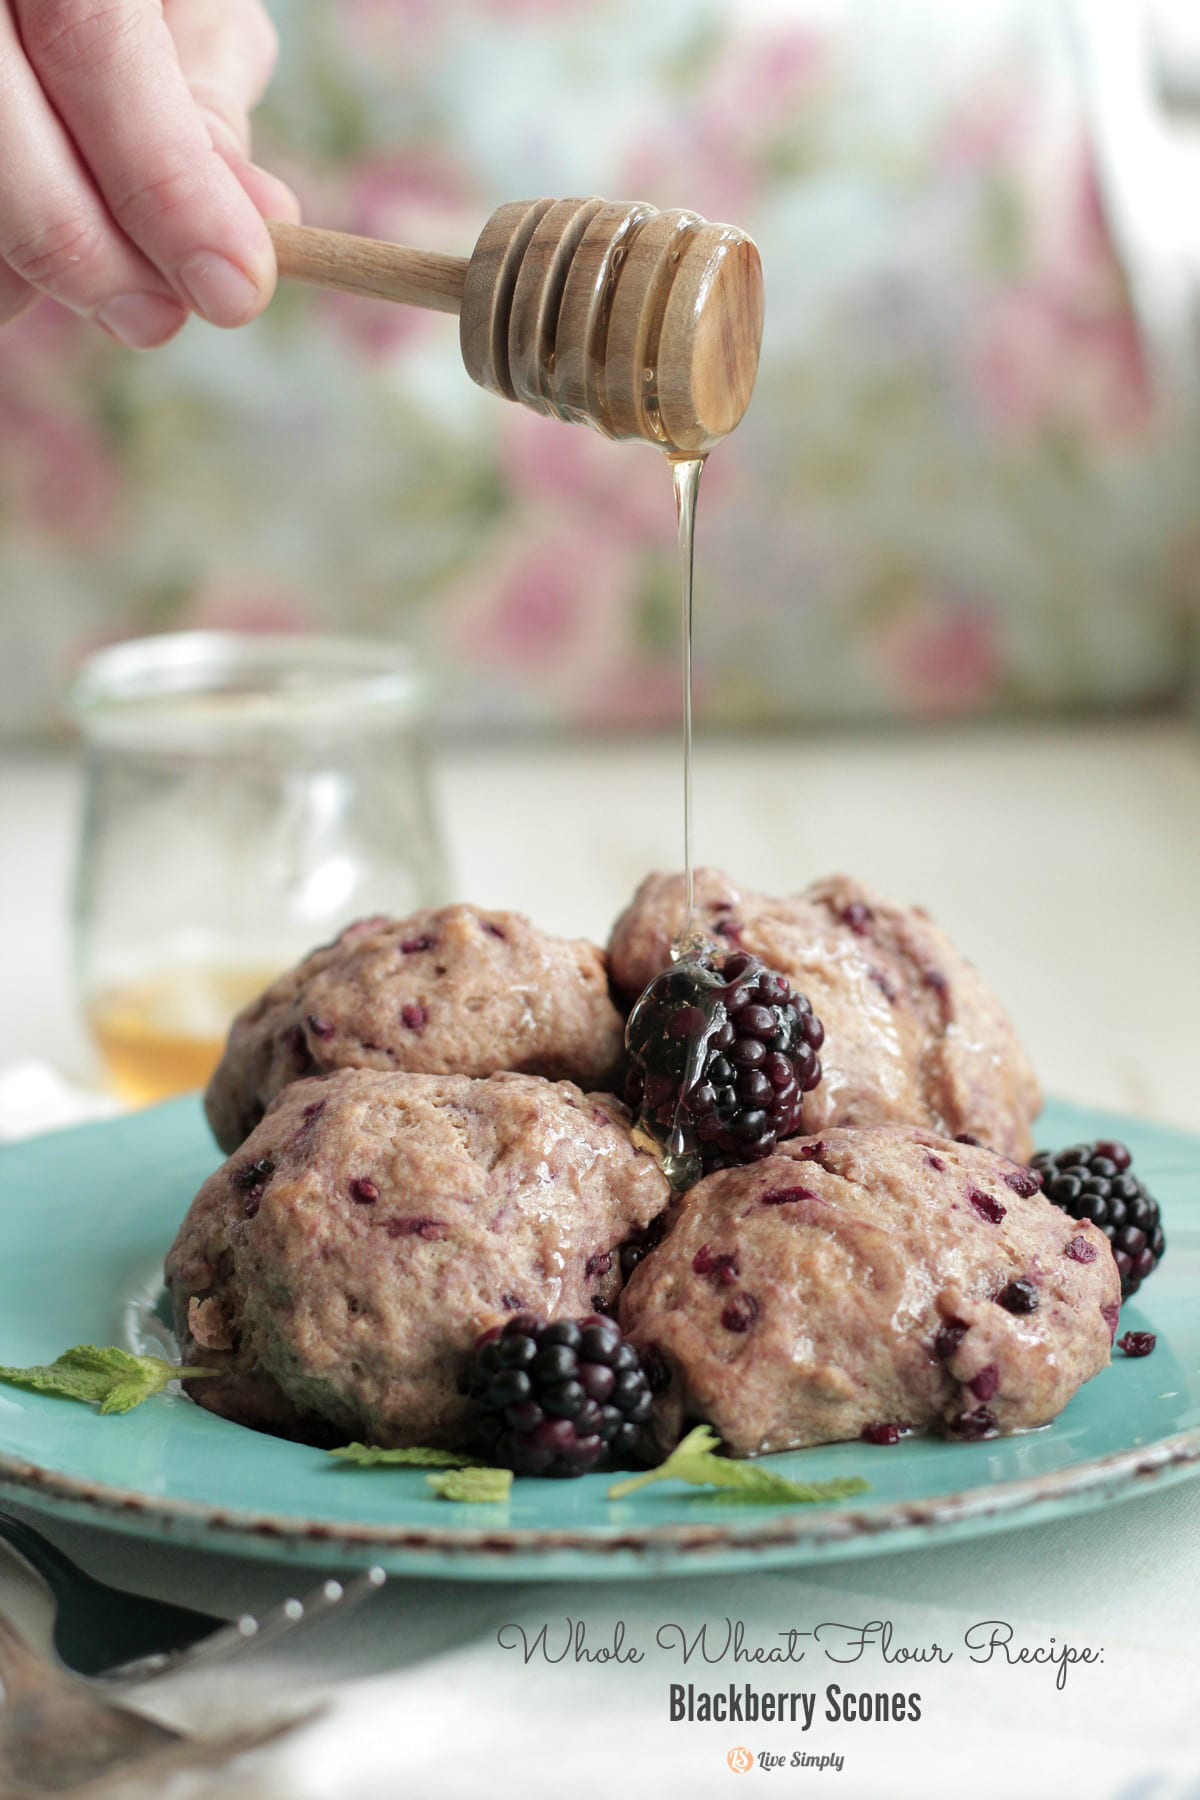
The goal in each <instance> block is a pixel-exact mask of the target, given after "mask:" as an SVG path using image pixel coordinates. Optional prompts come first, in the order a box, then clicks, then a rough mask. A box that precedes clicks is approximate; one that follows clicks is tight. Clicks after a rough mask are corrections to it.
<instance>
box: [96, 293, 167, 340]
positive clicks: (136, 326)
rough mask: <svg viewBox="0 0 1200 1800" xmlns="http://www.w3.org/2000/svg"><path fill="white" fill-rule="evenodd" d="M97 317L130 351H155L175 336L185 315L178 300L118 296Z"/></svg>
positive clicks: (159, 296)
mask: <svg viewBox="0 0 1200 1800" xmlns="http://www.w3.org/2000/svg"><path fill="white" fill-rule="evenodd" d="M96 318H97V320H98V322H99V323H100V324H101V325H103V327H104V329H105V331H108V332H111V334H112V335H113V337H115V338H119V339H120V341H121V343H123V344H127V345H128V346H129V348H130V349H131V350H154V349H156V348H157V347H158V345H159V344H165V343H166V341H167V339H168V338H169V337H174V335H175V333H176V332H177V331H178V330H179V327H180V326H181V325H182V324H183V322H184V320H185V319H186V318H187V314H186V312H185V311H184V310H183V307H182V306H180V304H179V302H178V300H169V299H168V298H167V297H166V295H165V294H119V295H118V296H117V298H116V299H115V300H110V301H109V303H108V305H107V306H102V307H101V308H100V310H99V312H98V313H97V314H96Z"/></svg>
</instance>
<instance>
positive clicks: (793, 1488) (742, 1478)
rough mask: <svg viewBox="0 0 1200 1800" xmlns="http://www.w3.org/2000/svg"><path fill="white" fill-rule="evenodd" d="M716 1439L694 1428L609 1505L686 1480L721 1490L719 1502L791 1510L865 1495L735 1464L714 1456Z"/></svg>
mask: <svg viewBox="0 0 1200 1800" xmlns="http://www.w3.org/2000/svg"><path fill="white" fill-rule="evenodd" d="M719 1445H720V1439H719V1438H718V1437H717V1436H716V1435H715V1434H714V1432H713V1431H712V1429H711V1427H710V1426H708V1425H697V1426H696V1428H695V1430H694V1431H689V1432H688V1434H687V1436H686V1437H685V1438H684V1439H683V1440H682V1442H681V1443H679V1444H677V1445H676V1446H675V1449H674V1450H672V1452H671V1454H670V1456H668V1458H667V1460H666V1462H664V1463H660V1464H659V1466H658V1468H657V1469H649V1470H647V1472H646V1474H644V1475H635V1476H634V1477H633V1479H632V1481H618V1482H617V1484H616V1486H615V1487H610V1488H609V1490H608V1497H609V1499H610V1500H623V1499H624V1498H625V1496H626V1495H627V1494H635V1493H637V1491H638V1490H639V1488H644V1487H649V1486H650V1485H651V1483H652V1482H655V1481H686V1482H687V1483H688V1485H689V1486H690V1487H713V1488H719V1489H721V1490H723V1491H722V1492H721V1494H720V1496H719V1497H720V1498H721V1499H722V1500H733V1499H737V1500H741V1501H744V1502H745V1503H747V1504H749V1505H757V1506H771V1505H776V1504H778V1503H780V1502H787V1503H788V1504H790V1505H793V1506H796V1505H810V1506H812V1505H820V1504H821V1502H822V1501H827V1500H845V1499H847V1498H848V1497H849V1496H850V1495H851V1494H864V1493H866V1491H867V1484H866V1482H865V1481H862V1480H860V1479H859V1477H858V1476H851V1477H848V1478H846V1479H843V1480H839V1481H789V1480H788V1478H787V1476H786V1475H780V1474H778V1473H777V1472H776V1471H775V1470H774V1469H768V1468H765V1467H764V1466H763V1465H762V1464H761V1463H753V1462H733V1461H731V1460H730V1459H729V1458H728V1457H725V1456H717V1455H716V1454H715V1452H716V1450H717V1449H718V1447H719Z"/></svg>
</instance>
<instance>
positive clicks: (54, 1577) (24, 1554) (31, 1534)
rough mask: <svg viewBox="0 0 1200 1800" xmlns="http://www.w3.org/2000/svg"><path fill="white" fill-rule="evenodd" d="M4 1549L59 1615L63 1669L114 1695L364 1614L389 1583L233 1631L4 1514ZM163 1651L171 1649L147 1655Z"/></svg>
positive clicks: (295, 1607) (242, 1622) (324, 1591)
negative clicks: (133, 1587) (86, 1566)
mask: <svg viewBox="0 0 1200 1800" xmlns="http://www.w3.org/2000/svg"><path fill="white" fill-rule="evenodd" d="M0 1541H2V1542H3V1544H4V1547H5V1549H6V1550H7V1551H9V1552H10V1553H12V1554H15V1555H16V1556H17V1557H19V1559H20V1561H21V1563H22V1564H23V1566H24V1567H25V1568H26V1569H27V1570H28V1572H29V1574H30V1575H31V1576H32V1577H33V1579H34V1580H35V1581H36V1583H37V1584H38V1586H39V1587H40V1589H41V1590H42V1592H43V1593H44V1594H45V1595H46V1597H47V1599H48V1600H49V1601H50V1603H51V1604H52V1606H53V1607H54V1608H55V1627H54V1652H55V1655H56V1657H57V1659H58V1661H59V1662H60V1663H61V1664H63V1665H64V1666H65V1667H66V1668H67V1669H68V1670H69V1671H70V1673H71V1674H73V1675H74V1676H76V1677H81V1678H84V1679H87V1680H90V1681H93V1682H96V1683H99V1684H101V1685H106V1686H109V1687H114V1688H122V1687H133V1686H136V1685H138V1684H140V1683H142V1682H145V1681H151V1680H154V1679H156V1678H157V1677H159V1676H163V1675H174V1674H176V1673H177V1672H179V1671H180V1670H184V1669H193V1668H199V1667H208V1666H209V1665H210V1664H212V1663H217V1662H223V1661H224V1660H225V1659H226V1658H227V1657H229V1656H232V1655H234V1654H235V1653H236V1652H238V1651H240V1650H243V1649H245V1648H246V1647H247V1645H250V1644H254V1645H256V1646H257V1645H262V1644H269V1643H275V1642H277V1641H278V1640H279V1639H280V1638H281V1637H285V1636H287V1635H288V1634H289V1633H291V1632H292V1631H294V1630H296V1628H297V1627H298V1626H300V1625H302V1624H305V1623H315V1622H316V1621H317V1620H319V1619H322V1618H327V1617H328V1616H329V1615H330V1614H331V1613H333V1612H345V1611H347V1610H348V1609H349V1608H351V1607H353V1606H357V1605H358V1604H359V1603H360V1602H361V1601H363V1600H365V1599H366V1598H367V1597H368V1596H369V1595H371V1594H373V1593H377V1592H378V1590H379V1589H380V1588H381V1587H382V1586H383V1585H384V1583H385V1581H386V1579H387V1577H386V1576H385V1574H384V1572H383V1570H382V1569H380V1568H370V1569H366V1570H364V1572H363V1573H362V1574H361V1575H358V1576H356V1577H355V1579H354V1580H353V1581H350V1582H348V1583H345V1584H343V1583H342V1582H340V1581H325V1582H322V1583H321V1585H320V1586H319V1587H316V1588H314V1589H313V1590H312V1591H311V1592H310V1593H308V1594H305V1595H304V1596H303V1597H302V1598H300V1599H288V1600H284V1601H282V1602H281V1604H280V1605H278V1606H276V1607H273V1608H272V1609H271V1610H270V1612H267V1613H264V1614H263V1615H262V1617H260V1618H255V1617H254V1616H253V1615H252V1614H249V1613H244V1614H243V1615H242V1616H241V1617H240V1618H238V1619H235V1620H234V1621H233V1623H232V1624H228V1623H226V1622H225V1621H223V1620H220V1619H215V1618H209V1617H207V1616H206V1615H205V1614H203V1613H195V1612H191V1611H187V1610H185V1609H181V1608H179V1607H175V1606H166V1605H164V1604H163V1603H162V1602H161V1601H156V1600H149V1599H143V1598H141V1597H139V1596H136V1595H133V1594H128V1593H125V1592H123V1591H122V1590H121V1589H119V1588H114V1587H110V1586H109V1585H108V1584H107V1583H106V1582H101V1581H97V1580H96V1578H95V1577H94V1576H91V1575H88V1574H87V1573H85V1571H84V1570H83V1569H81V1568H79V1566H78V1565H77V1564H76V1563H74V1562H72V1560H71V1558H70V1557H69V1556H67V1555H66V1553H65V1552H64V1551H62V1550H60V1549H59V1548H58V1546H57V1545H56V1544H52V1543H51V1542H50V1540H49V1539H48V1538H45V1537H43V1536H42V1534H41V1532H38V1531H35V1530H34V1529H33V1527H32V1526H30V1525H27V1524H26V1523H25V1521H24V1520H18V1519H15V1518H13V1517H12V1516H11V1515H9V1514H5V1513H0ZM156 1643H157V1644H162V1645H163V1646H164V1648H163V1649H151V1648H148V1646H150V1645H154V1644H156ZM118 1645H120V1648H119V1649H118V1648H117V1646H118ZM114 1652H115V1655H114Z"/></svg>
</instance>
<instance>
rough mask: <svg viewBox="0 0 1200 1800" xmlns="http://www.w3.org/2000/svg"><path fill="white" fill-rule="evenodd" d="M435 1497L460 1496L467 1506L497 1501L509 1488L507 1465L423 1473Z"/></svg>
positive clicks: (500, 1499) (509, 1474) (458, 1498)
mask: <svg viewBox="0 0 1200 1800" xmlns="http://www.w3.org/2000/svg"><path fill="white" fill-rule="evenodd" d="M425 1479H426V1481H427V1482H428V1483H429V1485H430V1487H431V1488H432V1489H433V1491H434V1493H435V1494H436V1495H437V1496H438V1498H439V1500H461V1501H463V1502H465V1503H466V1504H467V1505H469V1506H475V1505H480V1504H483V1505H488V1506H495V1505H501V1504H503V1502H504V1501H505V1500H507V1499H508V1496H509V1495H510V1493H511V1492H512V1481H513V1478H512V1470H511V1469H482V1468H479V1467H478V1466H476V1467H474V1468H470V1469H451V1470H449V1471H448V1472H447V1473H446V1474H445V1475H427V1476H426V1477H425Z"/></svg>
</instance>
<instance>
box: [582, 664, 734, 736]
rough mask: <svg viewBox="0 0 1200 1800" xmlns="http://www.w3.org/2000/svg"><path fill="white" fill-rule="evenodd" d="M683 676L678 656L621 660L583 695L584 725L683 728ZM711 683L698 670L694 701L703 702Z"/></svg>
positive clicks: (645, 728) (699, 704) (698, 705)
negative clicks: (660, 659) (645, 661)
mask: <svg viewBox="0 0 1200 1800" xmlns="http://www.w3.org/2000/svg"><path fill="white" fill-rule="evenodd" d="M682 681H683V676H682V672H681V667H680V665H679V662H678V659H676V660H675V661H673V662H672V663H671V665H670V666H669V667H668V665H667V663H666V662H665V661H664V662H662V663H659V664H655V665H651V666H650V667H646V666H644V665H643V664H641V663H638V662H636V661H634V660H633V658H632V657H631V658H630V659H629V660H628V661H627V662H623V663H621V664H619V665H618V666H617V667H616V668H614V669H611V670H610V671H609V672H608V673H607V674H605V675H603V676H601V678H600V679H599V680H598V681H597V682H596V683H595V685H594V686H593V687H592V689H591V691H590V692H589V693H588V694H586V695H584V696H583V701H582V705H581V709H580V714H579V717H580V722H581V723H582V724H584V725H599V726H607V727H611V726H625V727H627V728H631V729H634V730H638V729H640V730H649V729H652V728H655V727H658V726H664V725H666V726H672V725H674V726H679V727H680V729H682V720H683V699H682ZM706 686H707V684H706V683H705V682H704V681H703V680H702V679H701V677H700V675H699V672H697V674H696V680H695V685H694V688H693V696H692V697H693V702H694V704H695V707H696V709H697V710H699V709H700V707H701V706H702V705H703V701H704V695H705V691H706Z"/></svg>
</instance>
